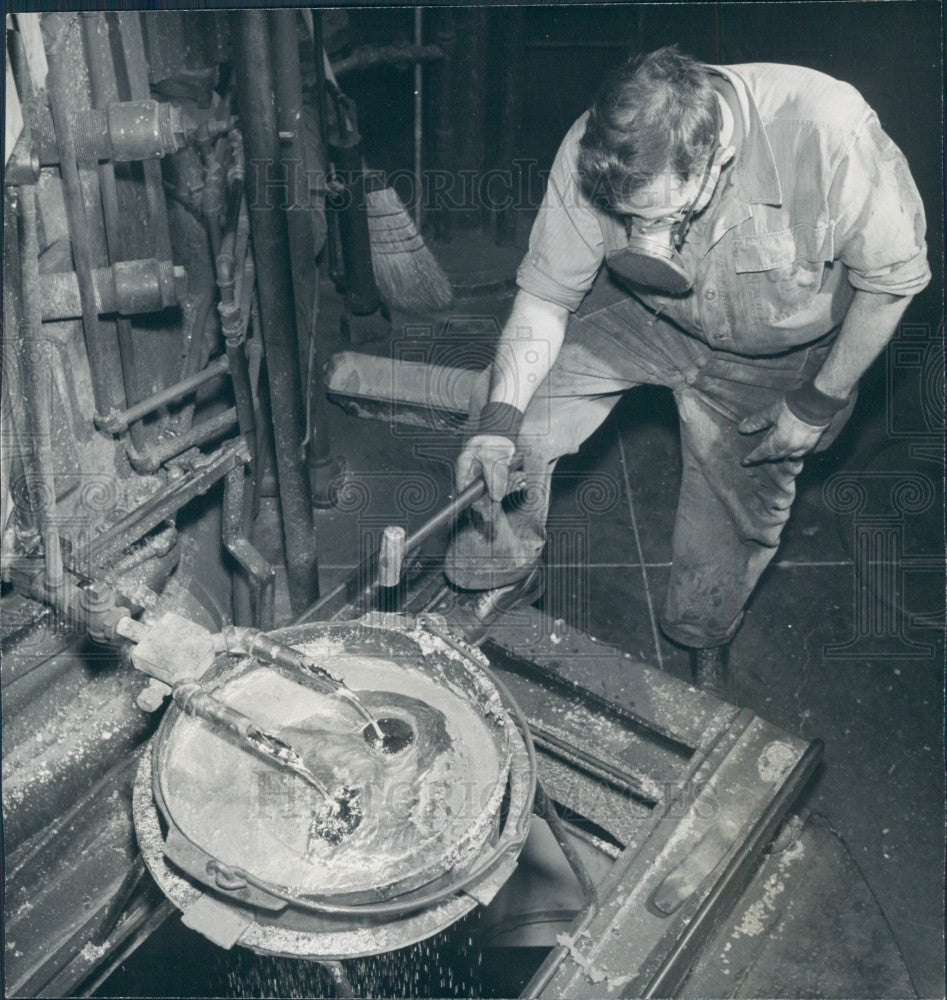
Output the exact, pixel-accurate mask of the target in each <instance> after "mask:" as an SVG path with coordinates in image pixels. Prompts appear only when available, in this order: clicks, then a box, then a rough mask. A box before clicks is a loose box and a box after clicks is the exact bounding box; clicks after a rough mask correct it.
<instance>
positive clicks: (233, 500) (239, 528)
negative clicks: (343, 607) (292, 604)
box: [223, 466, 276, 632]
mask: <svg viewBox="0 0 947 1000" xmlns="http://www.w3.org/2000/svg"><path fill="white" fill-rule="evenodd" d="M247 486H248V482H247V479H246V477H245V475H244V472H243V469H241V468H240V467H239V466H237V467H236V468H233V469H231V470H230V472H228V473H227V478H226V479H225V480H224V515H223V541H224V545H225V546H226V548H227V551H228V552H229V553H230V554H231V555H232V556H233V557H234V559H236V560H237V562H238V563H239V564H240V566H241V567H242V568H243V569H244V570H246V573H247V576H248V577H249V581H250V592H251V596H252V598H253V624H254V625H255V626H256V628H258V629H261V630H263V631H264V632H266V631H269V630H270V629H272V628H273V626H274V624H275V618H276V613H275V595H276V571H275V570H274V569H273V567H272V566H271V565H270V564H269V563H268V562H267V561H266V559H264V558H263V556H262V555H261V554H260V552H259V551H258V550H257V549H256V548H255V547H254V545H253V543H252V542H251V541H250V538H249V536H248V534H247V530H246V529H247V522H248V518H247V517H246V512H247V510H248V504H247V500H248V499H249V496H248V490H247Z"/></svg>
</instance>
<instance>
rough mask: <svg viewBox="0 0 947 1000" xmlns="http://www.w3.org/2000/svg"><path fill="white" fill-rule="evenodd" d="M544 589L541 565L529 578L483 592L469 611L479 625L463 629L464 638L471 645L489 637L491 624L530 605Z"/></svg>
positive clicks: (544, 583) (544, 582)
mask: <svg viewBox="0 0 947 1000" xmlns="http://www.w3.org/2000/svg"><path fill="white" fill-rule="evenodd" d="M545 589H546V581H545V577H544V575H543V570H542V567H541V566H537V567H536V568H535V569H534V570H533V571H532V572H531V573H530V574H529V575H528V576H525V577H523V579H522V580H518V581H517V582H516V583H511V584H509V586H506V587H497V588H496V589H494V590H487V591H484V593H482V594H481V595H480V596H479V597H478V598H477V599H476V601H475V602H474V604H473V607H472V608H471V610H472V611H473V614H474V617H475V618H476V620H477V622H478V623H479V624H476V625H472V626H471V627H470V628H467V629H465V630H464V639H466V641H467V642H469V643H470V644H471V645H474V646H476V645H479V644H480V643H481V642H483V641H484V639H486V638H487V636H488V635H489V634H490V627H491V625H493V623H494V622H495V621H496V620H497V619H498V618H500V617H502V616H503V615H505V614H508V613H509V612H510V611H512V610H513V609H514V608H518V607H522V606H524V605H528V604H533V603H534V602H535V601H538V600H539V598H540V597H542V595H543V591H544V590H545Z"/></svg>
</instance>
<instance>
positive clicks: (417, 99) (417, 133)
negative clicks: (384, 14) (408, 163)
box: [414, 7, 424, 232]
mask: <svg viewBox="0 0 947 1000" xmlns="http://www.w3.org/2000/svg"><path fill="white" fill-rule="evenodd" d="M423 41H424V9H423V8H422V7H415V8H414V45H415V48H417V49H420V48H421V47H422V42H423ZM423 86H424V71H423V69H422V66H421V61H420V60H418V61H417V62H416V63H415V64H414V176H415V178H417V185H418V189H417V197H416V198H415V200H414V224H415V226H417V230H418V232H421V205H422V204H423V202H424V197H423V191H424V177H423V176H422V174H421V152H422V147H423V142H424V90H423Z"/></svg>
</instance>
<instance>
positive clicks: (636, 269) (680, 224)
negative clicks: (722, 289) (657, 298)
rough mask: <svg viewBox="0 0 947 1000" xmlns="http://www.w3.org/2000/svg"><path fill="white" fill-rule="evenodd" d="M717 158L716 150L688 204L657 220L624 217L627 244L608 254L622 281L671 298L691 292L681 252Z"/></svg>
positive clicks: (609, 264)
mask: <svg viewBox="0 0 947 1000" xmlns="http://www.w3.org/2000/svg"><path fill="white" fill-rule="evenodd" d="M715 159H716V151H714V152H713V153H711V155H710V156H709V157H708V159H707V166H706V167H705V168H704V174H703V177H702V179H701V182H700V187H699V188H698V189H697V194H696V195H695V196H694V197H693V198H692V199H691V201H690V202H689V203H688V204H687V205H684V206H683V207H681V208H679V209H678V210H677V211H676V212H672V213H670V214H669V215H663V216H661V217H660V218H657V219H642V218H639V217H638V216H635V215H629V216H627V217H626V218H625V231H626V233H627V237H628V242H627V244H626V245H625V246H624V247H621V248H619V249H617V250H610V251H609V252H608V253H607V254H606V255H605V262H606V263H607V264H608V268H609V270H610V271H611V272H612V274H613V275H614V276H615V277H616V278H617V279H618V280H619V281H621V282H623V283H624V284H628V285H633V286H638V287H644V288H649V289H653V290H655V291H661V292H666V293H668V294H670V295H683V294H684V293H685V292H688V291H690V289H691V286H692V285H693V283H694V279H693V278H692V277H691V276H690V275H689V274H688V273H687V269H686V267H685V266H684V259H683V257H681V252H680V251H681V247H682V246H683V245H684V240H685V239H686V237H687V231H688V229H690V224H691V219H692V218H693V216H694V214H695V209H696V206H697V205H698V204H699V203H700V200H701V198H702V196H703V193H704V190H705V188H706V187H707V182H708V180H709V179H710V175H711V171H712V170H713V166H714V161H715Z"/></svg>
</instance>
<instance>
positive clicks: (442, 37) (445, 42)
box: [434, 7, 457, 243]
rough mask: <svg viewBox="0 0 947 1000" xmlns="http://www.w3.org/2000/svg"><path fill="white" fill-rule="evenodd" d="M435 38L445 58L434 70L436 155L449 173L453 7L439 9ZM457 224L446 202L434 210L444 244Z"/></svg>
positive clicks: (438, 161)
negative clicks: (436, 110)
mask: <svg viewBox="0 0 947 1000" xmlns="http://www.w3.org/2000/svg"><path fill="white" fill-rule="evenodd" d="M435 37H436V39H437V44H438V47H439V48H440V50H441V51H442V52H443V53H444V60H443V62H441V63H440V65H438V66H437V68H436V70H435V72H434V91H435V93H434V105H435V107H436V108H437V109H438V112H437V124H436V150H437V152H436V157H437V166H438V168H439V169H440V170H441V171H443V172H444V174H445V176H447V175H448V171H450V169H451V167H452V166H453V163H452V156H451V152H452V146H453V141H454V117H453V100H452V93H451V92H452V89H453V88H452V85H451V81H452V78H453V72H454V71H453V68H452V62H453V58H454V47H455V44H456V41H457V29H456V27H455V20H454V11H453V10H452V9H451V8H450V7H442V8H441V9H440V10H438V12H437V28H436V31H435ZM452 227H453V215H452V213H451V211H450V208H449V207H448V206H447V205H446V204H445V205H443V206H442V207H441V208H440V209H438V210H437V211H436V212H435V213H434V231H435V235H436V236H437V239H439V240H441V241H442V242H444V243H448V242H450V238H451V230H452Z"/></svg>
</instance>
